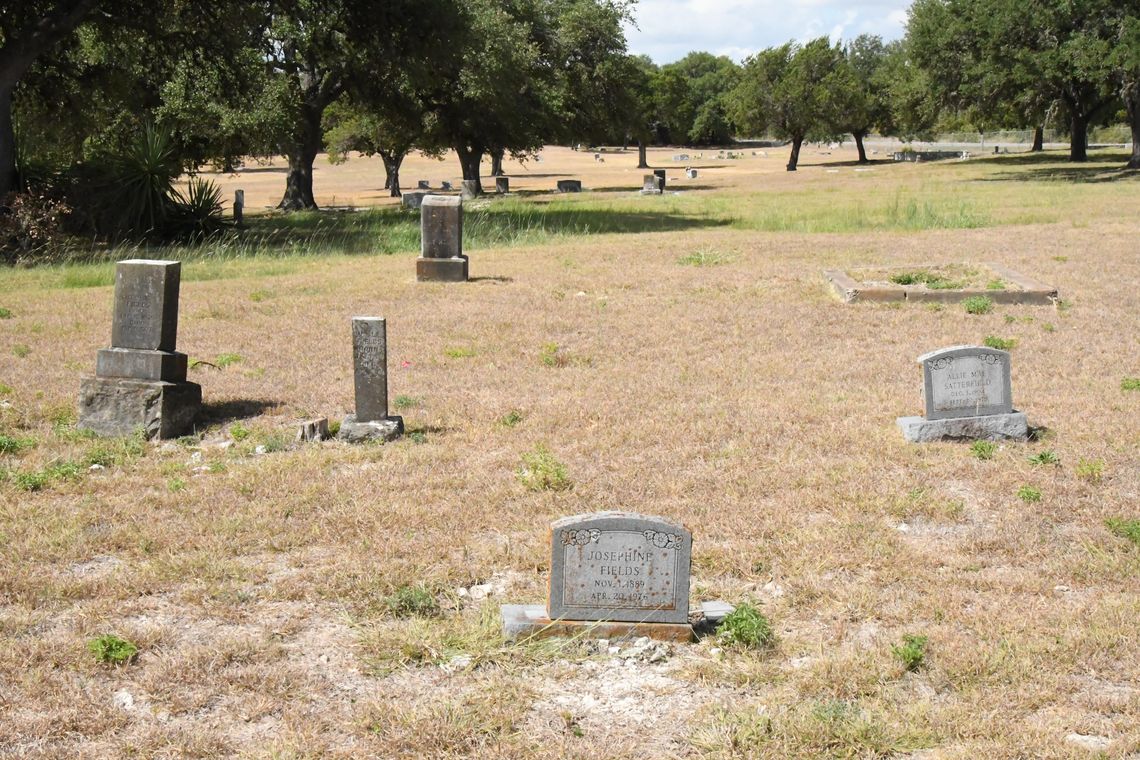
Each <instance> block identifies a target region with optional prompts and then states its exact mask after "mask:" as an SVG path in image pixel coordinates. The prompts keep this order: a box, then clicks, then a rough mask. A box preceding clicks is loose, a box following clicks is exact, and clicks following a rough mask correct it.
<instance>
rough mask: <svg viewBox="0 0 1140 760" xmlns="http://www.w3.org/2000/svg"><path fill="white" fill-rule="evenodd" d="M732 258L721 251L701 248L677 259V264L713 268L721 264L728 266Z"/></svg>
mask: <svg viewBox="0 0 1140 760" xmlns="http://www.w3.org/2000/svg"><path fill="white" fill-rule="evenodd" d="M732 258H733V257H732V255H731V254H728V253H724V252H722V251H716V250H713V249H711V248H701V249H700V250H697V251H693V252H692V253H690V254H688V255H686V256H682V257H681V258H679V259H677V263H678V264H681V265H683V266H689V267H715V266H719V265H721V264H728V263H729V262H731V261H732Z"/></svg>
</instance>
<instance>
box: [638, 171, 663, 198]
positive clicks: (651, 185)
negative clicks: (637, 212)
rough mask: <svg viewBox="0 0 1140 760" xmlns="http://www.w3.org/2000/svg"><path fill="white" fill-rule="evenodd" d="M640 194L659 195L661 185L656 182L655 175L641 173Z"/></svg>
mask: <svg viewBox="0 0 1140 760" xmlns="http://www.w3.org/2000/svg"><path fill="white" fill-rule="evenodd" d="M641 194H642V195H661V185H659V184H658V182H657V175H655V174H643V175H642V176H641Z"/></svg>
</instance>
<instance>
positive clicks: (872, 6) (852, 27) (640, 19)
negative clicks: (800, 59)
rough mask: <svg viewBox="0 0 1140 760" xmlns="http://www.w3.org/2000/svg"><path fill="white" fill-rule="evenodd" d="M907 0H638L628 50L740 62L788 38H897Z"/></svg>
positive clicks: (664, 58)
mask: <svg viewBox="0 0 1140 760" xmlns="http://www.w3.org/2000/svg"><path fill="white" fill-rule="evenodd" d="M909 5H910V0H868V1H867V2H861V3H859V4H858V5H857V6H855V7H852V4H851V3H850V2H844V1H843V0H782V1H781V0H638V3H637V5H636V6H634V16H635V19H636V28H634V27H632V26H631V27H628V28H627V29H626V37H627V39H628V40H629V49H630V51H631V52H633V53H637V54H645V55H648V56H649V57H650V58H652V59H653V60H654V61H655V62H657V63H659V64H660V63H669V62H670V61H675V60H677V59H678V58H682V57H684V55H685V54H686V53H688V52H690V51H693V50H705V51H708V52H710V53H713V54H716V55H727V56H729V57H730V58H732V59H734V60H737V61H739V60H741V59H742V58H744V57H745V56H747V55H751V54H752V53H755V52H757V51H760V50H763V49H764V48H767V47H771V46H773V45H782V44H784V43H785V42H787V41H789V40H795V41H797V42H806V41H807V40H810V39H814V38H816V37H821V36H823V35H825V34H826V35H828V36H830V37H831V39H832V40H833V41H835V40H837V39H839V38H842V39H849V38H851V37H854V36H856V35H859V34H877V35H879V36H881V37H882V38H883V39H886V40H892V39H897V38H899V37H901V36H902V34H903V27H904V25H905V24H906V9H907V8H908V7H909Z"/></svg>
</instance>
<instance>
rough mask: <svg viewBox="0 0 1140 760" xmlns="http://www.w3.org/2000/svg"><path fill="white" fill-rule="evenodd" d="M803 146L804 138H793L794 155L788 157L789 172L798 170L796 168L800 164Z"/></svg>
mask: <svg viewBox="0 0 1140 760" xmlns="http://www.w3.org/2000/svg"><path fill="white" fill-rule="evenodd" d="M803 144H804V138H803V137H802V136H800V137H793V138H792V155H791V156H789V157H788V171H790V172H794V171H795V170H796V166H797V165H798V164H799V162H800V146H801V145H803Z"/></svg>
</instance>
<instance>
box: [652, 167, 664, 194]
mask: <svg viewBox="0 0 1140 760" xmlns="http://www.w3.org/2000/svg"><path fill="white" fill-rule="evenodd" d="M653 176H655V177H657V188H658V189H659V190H660V191H661V192H665V170H664V169H654V170H653Z"/></svg>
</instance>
